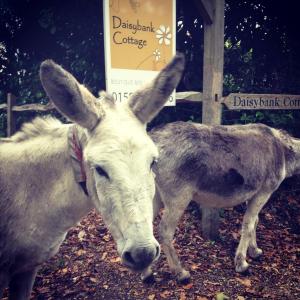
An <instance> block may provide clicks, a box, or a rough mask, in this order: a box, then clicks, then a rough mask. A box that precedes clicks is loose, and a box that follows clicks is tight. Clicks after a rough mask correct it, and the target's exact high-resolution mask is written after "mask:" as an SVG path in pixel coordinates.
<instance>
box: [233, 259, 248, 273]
mask: <svg viewBox="0 0 300 300" xmlns="http://www.w3.org/2000/svg"><path fill="white" fill-rule="evenodd" d="M248 268H249V264H248V263H247V262H246V260H245V259H244V260H242V261H237V262H236V264H235V271H236V272H238V273H246V272H247V271H248Z"/></svg>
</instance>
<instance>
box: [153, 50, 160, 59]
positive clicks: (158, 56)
mask: <svg viewBox="0 0 300 300" xmlns="http://www.w3.org/2000/svg"><path fill="white" fill-rule="evenodd" d="M153 55H154V59H155V60H156V61H159V60H160V51H159V50H158V49H156V50H155V51H154V52H153Z"/></svg>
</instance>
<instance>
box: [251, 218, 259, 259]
mask: <svg viewBox="0 0 300 300" xmlns="http://www.w3.org/2000/svg"><path fill="white" fill-rule="evenodd" d="M257 224H258V216H257V217H256V220H255V225H254V230H253V231H252V232H251V238H250V242H249V248H248V254H249V256H250V257H251V258H254V259H255V258H258V257H259V256H260V255H262V250H261V249H260V248H258V247H257V242H256V228H257Z"/></svg>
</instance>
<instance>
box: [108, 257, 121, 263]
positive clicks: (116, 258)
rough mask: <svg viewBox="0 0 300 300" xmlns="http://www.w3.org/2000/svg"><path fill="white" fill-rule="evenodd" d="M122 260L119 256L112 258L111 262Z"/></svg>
mask: <svg viewBox="0 0 300 300" xmlns="http://www.w3.org/2000/svg"><path fill="white" fill-rule="evenodd" d="M120 261H121V258H120V257H119V256H118V257H115V258H111V259H110V262H112V263H117V262H120Z"/></svg>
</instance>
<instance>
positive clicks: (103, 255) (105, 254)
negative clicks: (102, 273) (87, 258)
mask: <svg viewBox="0 0 300 300" xmlns="http://www.w3.org/2000/svg"><path fill="white" fill-rule="evenodd" d="M106 256H107V252H104V253H103V254H102V256H101V259H102V260H104V259H105V258H106Z"/></svg>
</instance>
